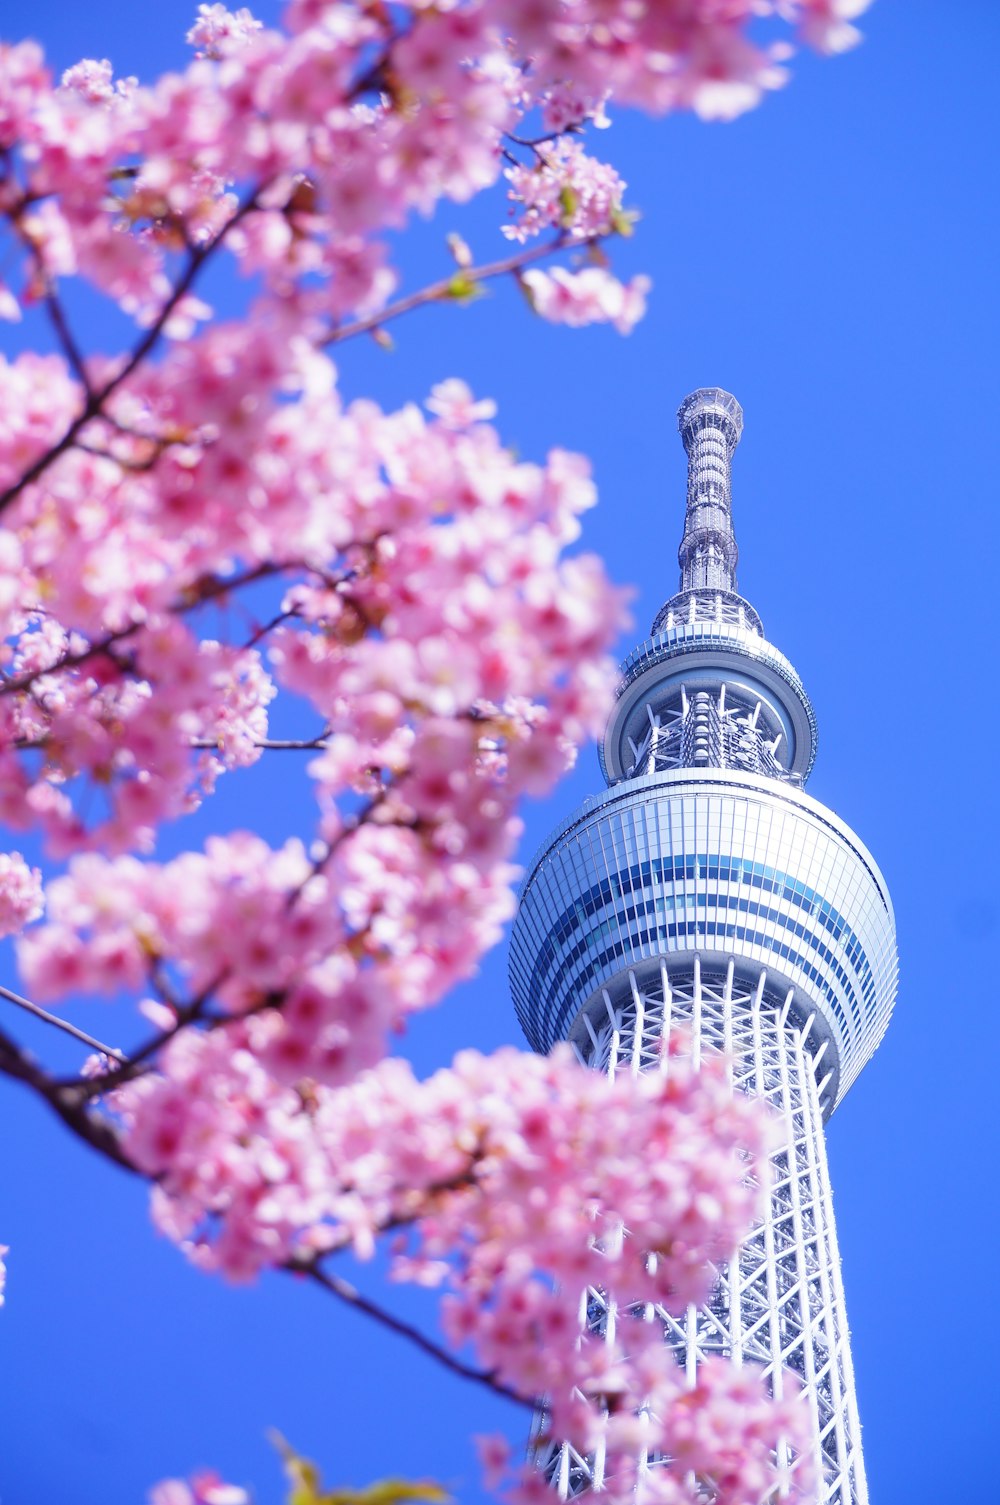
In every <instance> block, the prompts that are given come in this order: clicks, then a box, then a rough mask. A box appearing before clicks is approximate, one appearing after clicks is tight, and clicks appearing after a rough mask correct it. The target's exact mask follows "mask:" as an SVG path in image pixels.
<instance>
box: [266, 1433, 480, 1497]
mask: <svg viewBox="0 0 1000 1505" xmlns="http://www.w3.org/2000/svg"><path fill="white" fill-rule="evenodd" d="M268 1436H269V1438H270V1440H271V1442H273V1444H274V1446H275V1447H276V1448H277V1449H278V1452H279V1453H280V1454H281V1456H282V1459H283V1461H284V1465H285V1477H286V1478H287V1480H288V1483H289V1491H288V1494H287V1496H286V1497H285V1505H397V1502H399V1501H403V1500H426V1501H427V1505H451V1496H450V1495H449V1493H448V1491H447V1490H446V1489H444V1488H442V1486H441V1485H440V1484H436V1483H435V1482H434V1480H433V1479H378V1480H376V1482H375V1483H374V1484H368V1485H366V1486H365V1488H363V1489H350V1488H346V1487H345V1488H342V1489H328V1490H324V1488H323V1484H322V1480H321V1479H320V1473H319V1469H318V1468H317V1467H316V1465H315V1463H313V1462H312V1460H311V1459H309V1458H303V1457H302V1456H301V1454H299V1453H297V1452H296V1451H295V1449H294V1448H292V1447H290V1446H289V1444H288V1443H287V1442H286V1441H285V1439H284V1437H282V1435H281V1433H280V1432H276V1431H271V1432H269V1433H268Z"/></svg>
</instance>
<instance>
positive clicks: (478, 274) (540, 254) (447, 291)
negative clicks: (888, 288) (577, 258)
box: [0, 235, 604, 502]
mask: <svg viewBox="0 0 1000 1505" xmlns="http://www.w3.org/2000/svg"><path fill="white" fill-rule="evenodd" d="M603 238H604V237H603V236H599V235H595V236H591V237H589V238H588V239H586V240H579V241H576V240H574V241H571V240H570V238H569V237H568V236H566V235H557V236H556V238H555V240H550V241H546V242H545V244H544V245H539V246H529V247H528V248H527V249H526V250H523V251H517V252H515V254H514V255H512V256H505V257H503V258H502V259H501V260H500V261H490V262H486V263H485V264H484V265H483V266H479V267H462V268H460V269H459V270H458V271H457V272H450V273H449V274H448V276H447V277H442V278H441V279H440V280H439V281H438V282H431V283H429V284H428V286H427V287H423V288H420V289H419V290H418V291H417V292H414V293H408V294H407V295H406V297H405V298H397V299H396V301H395V303H389V304H387V305H386V307H385V308H383V309H382V311H381V313H377V314H369V315H368V316H367V317H366V318H364V319H355V320H353V321H352V322H351V323H350V324H342V325H341V326H340V328H339V329H335V330H333V332H332V333H331V334H329V335H328V336H327V338H326V339H325V340H323V341H322V342H321V343H322V344H324V345H339V344H340V343H341V342H342V341H344V340H350V339H353V338H354V337H355V335H359V334H369V333H371V331H372V330H373V329H381V327H382V326H383V325H384V324H388V323H389V322H390V321H391V320H392V319H398V318H399V317H400V315H401V314H408V313H410V312H411V311H412V310H413V309H415V308H423V307H424V306H425V305H426V304H428V303H440V302H442V301H443V300H445V299H448V298H454V297H455V296H456V293H455V287H456V280H457V281H458V282H459V283H460V285H461V286H462V288H463V289H467V290H471V289H472V288H474V287H478V285H479V284H480V283H481V282H489V281H491V280H492V279H493V278H495V277H504V276H506V275H507V274H508V273H509V272H519V271H520V270H521V268H522V267H526V266H529V265H530V264H531V263H532V262H534V261H543V260H544V259H545V257H546V256H554V255H556V254H557V253H558V252H559V251H564V250H565V249H566V247H567V246H568V245H571V244H572V246H573V247H574V249H580V250H585V249H586V248H587V247H588V246H590V245H593V244H594V243H595V242H596V241H598V240H602V239H603ZM0 502H2V498H0Z"/></svg>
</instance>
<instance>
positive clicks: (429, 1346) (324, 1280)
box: [281, 1259, 535, 1411]
mask: <svg viewBox="0 0 1000 1505" xmlns="http://www.w3.org/2000/svg"><path fill="white" fill-rule="evenodd" d="M281 1268H282V1269H284V1270H288V1271H289V1272H290V1273H292V1274H295V1275H305V1276H307V1277H308V1278H309V1279H310V1280H313V1281H315V1283H316V1284H317V1285H318V1286H321V1287H322V1289H323V1290H324V1291H327V1292H328V1293H329V1294H330V1295H331V1296H336V1297H337V1299H338V1301H343V1302H345V1303H346V1305H348V1306H353V1307H354V1309H355V1310H356V1311H359V1312H364V1314H365V1316H366V1317H371V1318H373V1319H374V1321H376V1322H378V1323H379V1324H380V1326H382V1327H385V1328H388V1330H389V1331H390V1332H392V1333H395V1334H396V1335H397V1336H398V1337H401V1338H405V1339H406V1340H407V1342H408V1343H412V1344H413V1346H414V1347H415V1348H419V1349H420V1351H421V1353H425V1354H427V1355H429V1357H430V1358H432V1359H436V1360H437V1362H438V1363H439V1364H441V1365H442V1366H443V1367H444V1368H445V1369H448V1370H450V1371H451V1373H452V1374H457V1375H460V1376H461V1378H462V1379H464V1380H471V1381H472V1382H473V1384H476V1385H482V1386H483V1387H484V1388H485V1389H487V1390H492V1391H493V1394H494V1395H502V1396H503V1398H504V1399H505V1400H509V1401H513V1402H514V1404H515V1405H518V1406H522V1407H524V1408H526V1409H527V1410H529V1411H531V1410H533V1409H534V1405H535V1403H534V1401H533V1400H529V1399H528V1397H527V1396H524V1395H520V1394H518V1392H517V1391H516V1390H512V1389H511V1388H510V1386H509V1385H505V1384H504V1383H503V1381H502V1380H498V1379H496V1378H495V1377H494V1376H493V1375H492V1374H489V1373H488V1372H487V1371H486V1370H484V1369H476V1368H474V1367H473V1365H471V1364H465V1363H463V1361H462V1360H461V1359H457V1358H456V1357H455V1356H454V1354H451V1353H449V1352H448V1350H447V1349H446V1348H442V1347H441V1346H440V1345H439V1344H437V1343H435V1342H434V1341H433V1339H431V1338H428V1337H427V1335H426V1334H425V1333H422V1332H421V1331H420V1329H419V1328H417V1327H413V1326H412V1325H411V1324H410V1323H409V1322H404V1321H403V1319H402V1318H401V1317H396V1316H394V1315H393V1313H392V1312H387V1311H386V1310H385V1308H384V1307H381V1306H378V1305H377V1304H376V1303H375V1302H374V1301H372V1300H370V1298H369V1297H367V1296H362V1294H361V1292H360V1291H358V1290H357V1289H356V1288H355V1287H354V1286H352V1285H351V1284H350V1283H349V1282H348V1281H346V1280H342V1279H341V1277H340V1276H339V1275H331V1274H330V1273H329V1271H327V1270H324V1269H322V1268H321V1266H320V1265H318V1264H317V1263H316V1262H315V1261H314V1260H296V1259H291V1260H289V1261H288V1262H287V1263H286V1264H285V1265H283V1266H282V1267H281Z"/></svg>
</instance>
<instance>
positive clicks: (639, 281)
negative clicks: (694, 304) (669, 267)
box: [521, 267, 651, 334]
mask: <svg viewBox="0 0 1000 1505" xmlns="http://www.w3.org/2000/svg"><path fill="white" fill-rule="evenodd" d="M521 282H522V284H523V286H524V288H525V290H526V291H527V293H528V297H529V299H530V301H531V306H532V307H533V308H534V310H535V312H536V313H538V314H540V315H541V316H542V318H543V319H549V320H550V321H551V322H552V323H553V324H569V325H571V326H572V327H573V328H579V326H580V325H582V324H613V325H614V327H615V328H616V329H617V330H618V332H619V334H629V333H631V331H632V329H633V328H634V327H635V325H636V324H637V323H638V321H639V320H640V319H641V318H642V315H643V313H644V312H645V308H646V294H647V293H648V291H649V289H650V286H651V283H650V280H649V278H648V277H643V276H637V277H633V278H632V279H631V281H629V282H627V283H621V282H619V281H618V279H617V278H616V277H613V276H612V275H611V274H610V272H608V271H606V270H605V268H604V267H584V269H583V271H581V272H567V271H564V270H563V268H562V267H556V268H555V269H554V270H553V271H551V272H543V271H540V270H539V269H538V268H537V267H532V268H530V269H529V270H528V271H527V272H523V273H522V274H521Z"/></svg>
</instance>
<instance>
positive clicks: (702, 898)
mask: <svg viewBox="0 0 1000 1505" xmlns="http://www.w3.org/2000/svg"><path fill="white" fill-rule="evenodd" d="M663 957H666V958H667V959H669V960H670V961H671V962H672V963H678V962H682V961H685V960H687V961H690V962H691V963H692V964H693V962H694V959H695V957H697V958H698V959H699V964H700V965H701V966H702V967H705V968H716V969H719V968H721V969H725V968H726V967H728V966H729V964H730V962H732V963H733V965H734V966H735V969H736V972H737V975H741V974H742V973H743V972H746V973H747V975H748V976H749V975H750V974H751V973H752V974H753V976H754V979H755V980H759V979H760V978H761V975H762V973H766V984H767V989H768V992H769V994H770V995H771V996H772V997H773V996H775V995H782V996H786V997H787V996H788V995H789V994H790V997H788V1012H789V1017H790V1019H791V1022H792V1023H793V1024H795V1025H797V1026H798V1027H799V1029H801V1030H802V1031H804V1032H805V1035H806V1036H807V1037H808V1048H809V1051H810V1053H811V1056H812V1058H813V1059H814V1060H817V1059H819V1058H821V1059H822V1071H821V1073H820V1075H821V1077H822V1079H823V1080H824V1082H825V1086H824V1090H823V1108H824V1112H825V1113H826V1114H827V1115H828V1114H829V1113H830V1112H832V1111H833V1109H834V1107H835V1106H836V1105H837V1104H838V1103H839V1102H840V1100H841V1099H842V1098H843V1096H844V1093H845V1092H846V1091H847V1089H848V1087H849V1086H850V1085H851V1083H852V1082H853V1081H854V1079H855V1077H856V1076H857V1075H858V1073H859V1072H860V1071H861V1069H862V1067H863V1066H864V1065H865V1063H866V1062H867V1061H868V1060H869V1059H870V1058H871V1056H872V1054H873V1053H874V1051H875V1049H876V1047H877V1045H878V1043H879V1041H880V1040H881V1038H882V1035H883V1034H884V1032H885V1028H886V1025H887V1024H888V1021H889V1015H890V1013H891V1010H892V1005H893V1001H894V998H895V991H896V946H895V929H894V921H893V912H892V904H891V902H890V899H889V894H888V890H887V887H886V884H885V881H884V879H883V877H882V875H881V873H880V872H879V870H878V867H877V866H876V865H875V862H874V860H873V858H872V857H871V855H870V853H869V852H868V851H867V849H866V848H865V847H864V846H863V845H862V843H861V842H860V841H859V840H858V838H857V837H856V836H855V835H854V833H853V831H851V830H850V829H849V827H848V826H846V825H845V824H844V823H843V822H842V821H840V820H838V818H837V817H836V816H835V815H833V814H832V812H831V811H829V810H827V809H826V808H825V806H823V805H821V804H819V803H818V801H816V800H813V799H812V798H810V796H809V795H807V794H804V793H803V792H802V791H801V790H799V789H797V788H794V787H793V786H791V785H789V784H782V783H779V782H777V781H776V780H775V779H773V778H761V777H756V776H754V775H752V774H747V773H744V772H741V771H727V770H724V769H719V768H710V769H706V770H705V772H704V774H701V773H699V772H698V771H697V770H695V769H692V768H681V769H677V770H675V771H670V772H666V773H657V774H651V775H647V776H642V777H637V778H631V779H627V780H625V781H623V782H622V783H620V784H618V785H616V786H615V787H613V788H611V789H609V790H608V791H607V792H606V793H605V794H603V795H601V796H597V797H595V798H593V799H591V800H589V801H588V802H587V804H586V805H584V806H583V808H582V809H581V810H579V811H578V812H577V813H576V814H575V815H574V816H572V817H571V818H570V819H569V820H568V821H566V822H565V823H564V825H563V826H562V827H561V828H560V829H559V830H558V831H557V832H556V833H555V835H554V837H553V839H552V841H551V842H550V844H549V845H548V846H547V847H546V848H545V850H544V851H543V852H542V853H541V854H540V856H539V857H538V858H537V859H536V860H535V862H534V863H533V865H532V867H531V868H530V870H529V872H528V875H527V878H526V880H525V882H524V885H523V888H522V893H521V900H520V906H519V910H518V915H517V919H516V921H515V924H514V930H513V935H512V939H511V954H510V975H511V986H512V990H513V994H514V1002H515V1007H516V1009H517V1013H518V1017H519V1019H520V1021H521V1024H522V1026H523V1028H524V1031H525V1033H526V1035H527V1036H528V1039H529V1041H530V1043H531V1044H532V1045H533V1046H534V1047H535V1049H536V1050H540V1051H546V1050H549V1049H550V1048H551V1046H552V1045H553V1044H554V1043H555V1042H556V1041H557V1040H560V1039H566V1038H567V1037H568V1038H570V1039H574V1038H577V1039H581V1038H582V1037H583V1031H584V1030H585V1028H586V1025H585V1022H584V1021H585V1017H591V1016H594V1015H595V1014H600V1013H603V1012H604V1011H605V1010H606V1006H607V999H606V998H605V996H604V995H605V991H607V992H608V994H609V996H610V997H611V999H612V1000H614V999H615V998H616V995H617V994H618V993H620V992H622V991H623V990H624V989H626V988H627V987H629V986H631V982H630V980H629V978H630V973H631V974H632V975H633V976H634V977H638V978H639V979H640V980H641V979H642V978H643V977H644V976H645V974H646V972H649V973H650V974H652V973H653V972H654V971H655V970H656V969H657V968H658V966H659V959H660V958H663Z"/></svg>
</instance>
